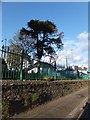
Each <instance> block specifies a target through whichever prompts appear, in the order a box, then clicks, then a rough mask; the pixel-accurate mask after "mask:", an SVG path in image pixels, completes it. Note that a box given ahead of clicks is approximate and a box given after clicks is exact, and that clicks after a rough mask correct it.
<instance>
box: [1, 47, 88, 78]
mask: <svg viewBox="0 0 90 120" xmlns="http://www.w3.org/2000/svg"><path fill="white" fill-rule="evenodd" d="M27 56H28V55H26V54H25V53H24V50H22V51H21V52H19V53H18V52H16V51H15V50H13V49H12V50H10V49H9V47H8V48H7V49H6V48H4V47H2V49H1V50H0V59H1V61H2V65H1V66H2V75H0V76H2V79H4V80H5V79H6V80H23V79H25V80H42V79H44V78H47V79H48V78H52V79H57V80H60V79H63V80H64V79H77V76H70V74H66V73H65V71H61V72H60V76H58V75H57V71H56V69H54V70H53V72H54V73H55V75H53V74H48V69H47V71H46V72H41V73H40V71H39V72H37V73H34V72H30V67H29V66H30V64H31V63H30V59H29V58H28V59H27ZM0 74H1V72H0ZM83 77H84V78H85V79H87V77H88V76H86V75H84V76H83ZM81 79H82V78H81Z"/></svg>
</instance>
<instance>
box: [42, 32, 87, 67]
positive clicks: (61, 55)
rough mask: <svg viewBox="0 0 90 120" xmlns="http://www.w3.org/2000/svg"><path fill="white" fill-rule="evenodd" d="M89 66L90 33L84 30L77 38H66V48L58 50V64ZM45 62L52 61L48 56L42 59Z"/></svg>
mask: <svg viewBox="0 0 90 120" xmlns="http://www.w3.org/2000/svg"><path fill="white" fill-rule="evenodd" d="M66 57H67V62H68V65H78V66H82V65H84V66H88V33H86V32H83V33H80V34H79V35H77V36H76V40H66V42H64V50H62V51H57V58H56V63H57V65H66ZM42 60H43V61H44V62H50V59H49V58H48V57H45V58H43V59H42Z"/></svg>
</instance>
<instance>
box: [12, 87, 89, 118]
mask: <svg viewBox="0 0 90 120" xmlns="http://www.w3.org/2000/svg"><path fill="white" fill-rule="evenodd" d="M87 101H88V88H83V89H81V90H79V91H76V92H74V93H71V94H69V95H67V96H64V97H61V98H58V99H55V100H53V101H50V102H48V103H46V104H43V105H40V106H38V107H36V108H34V109H32V110H31V109H30V110H28V111H26V112H24V113H20V114H18V115H14V116H13V117H12V118H76V119H77V118H78V116H79V114H80V113H81V112H82V108H83V106H84V105H85V103H86V102H87ZM86 113H87V112H86Z"/></svg>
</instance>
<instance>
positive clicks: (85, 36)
mask: <svg viewBox="0 0 90 120" xmlns="http://www.w3.org/2000/svg"><path fill="white" fill-rule="evenodd" d="M77 38H79V39H84V40H86V39H88V33H87V32H83V33H80V34H79V35H78V36H77Z"/></svg>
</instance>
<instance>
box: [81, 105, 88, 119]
mask: <svg viewBox="0 0 90 120" xmlns="http://www.w3.org/2000/svg"><path fill="white" fill-rule="evenodd" d="M79 120H90V103H88V105H87V106H86V108H85V110H84V112H83V113H82V115H81V117H80V118H79Z"/></svg>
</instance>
